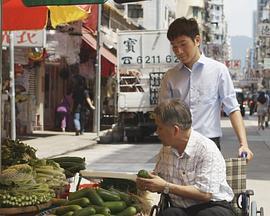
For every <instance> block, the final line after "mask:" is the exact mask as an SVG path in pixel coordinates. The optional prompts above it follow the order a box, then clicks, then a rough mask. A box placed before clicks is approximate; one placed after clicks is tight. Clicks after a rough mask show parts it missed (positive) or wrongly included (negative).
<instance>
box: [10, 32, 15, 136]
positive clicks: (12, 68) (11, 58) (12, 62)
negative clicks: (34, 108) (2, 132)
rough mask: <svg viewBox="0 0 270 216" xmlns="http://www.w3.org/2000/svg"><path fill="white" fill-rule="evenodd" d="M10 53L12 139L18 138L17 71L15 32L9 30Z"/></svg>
mask: <svg viewBox="0 0 270 216" xmlns="http://www.w3.org/2000/svg"><path fill="white" fill-rule="evenodd" d="M9 38H10V42H9V54H10V58H9V61H10V71H9V77H10V95H9V96H10V110H11V111H10V112H11V139H12V140H16V109H15V106H16V105H15V71H14V32H13V31H10V32H9Z"/></svg>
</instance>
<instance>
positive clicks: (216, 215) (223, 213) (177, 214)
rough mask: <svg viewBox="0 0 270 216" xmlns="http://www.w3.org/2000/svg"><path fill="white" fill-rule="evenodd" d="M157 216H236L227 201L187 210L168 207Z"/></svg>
mask: <svg viewBox="0 0 270 216" xmlns="http://www.w3.org/2000/svg"><path fill="white" fill-rule="evenodd" d="M158 216H236V214H235V213H234V211H233V209H232V207H231V205H230V203H228V202H227V201H216V202H214V201H210V202H208V203H203V204H199V205H194V206H191V207H188V208H177V207H170V208H167V209H166V210H165V211H163V212H161V213H160V214H159V215H158Z"/></svg>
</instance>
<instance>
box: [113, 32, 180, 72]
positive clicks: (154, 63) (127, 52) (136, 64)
mask: <svg viewBox="0 0 270 216" xmlns="http://www.w3.org/2000/svg"><path fill="white" fill-rule="evenodd" d="M117 53H118V66H119V67H120V68H123V67H125V68H150V67H162V66H170V65H175V64H177V63H179V60H178V59H177V58H176V56H175V55H174V53H173V51H172V49H171V45H170V42H169V40H168V39H167V32H166V31H121V32H118V52H117Z"/></svg>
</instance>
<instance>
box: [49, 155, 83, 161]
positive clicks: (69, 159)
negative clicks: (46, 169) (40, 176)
mask: <svg viewBox="0 0 270 216" xmlns="http://www.w3.org/2000/svg"><path fill="white" fill-rule="evenodd" d="M49 160H53V161H55V162H57V163H61V162H75V163H84V162H85V158H81V157H71V156H64V157H56V158H50V159H49Z"/></svg>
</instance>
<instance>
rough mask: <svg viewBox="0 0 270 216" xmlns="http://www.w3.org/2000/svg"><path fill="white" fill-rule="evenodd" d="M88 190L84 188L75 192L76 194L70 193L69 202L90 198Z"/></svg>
mask: <svg viewBox="0 0 270 216" xmlns="http://www.w3.org/2000/svg"><path fill="white" fill-rule="evenodd" d="M88 191H89V190H88V188H83V189H81V190H78V191H75V192H70V193H69V195H68V200H75V199H80V198H82V197H88V193H89V192H88Z"/></svg>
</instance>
